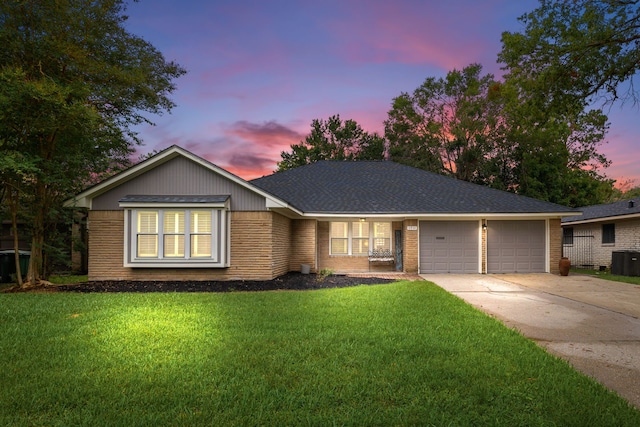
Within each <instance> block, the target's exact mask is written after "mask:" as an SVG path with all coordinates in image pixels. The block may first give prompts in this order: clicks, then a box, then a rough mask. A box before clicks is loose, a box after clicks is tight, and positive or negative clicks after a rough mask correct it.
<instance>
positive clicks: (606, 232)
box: [562, 200, 640, 269]
mask: <svg viewBox="0 0 640 427" xmlns="http://www.w3.org/2000/svg"><path fill="white" fill-rule="evenodd" d="M578 210H580V211H582V215H581V216H575V217H573V216H571V217H565V218H563V219H562V230H563V236H564V237H563V253H564V256H566V257H568V258H569V259H570V260H571V265H572V266H574V267H577V268H594V269H604V268H609V267H610V266H611V260H612V253H613V252H614V251H623V250H634V251H639V250H640V203H638V202H636V201H634V200H621V201H619V202H615V203H609V204H606V205H595V206H585V207H583V208H578Z"/></svg>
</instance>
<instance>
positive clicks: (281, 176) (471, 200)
mask: <svg viewBox="0 0 640 427" xmlns="http://www.w3.org/2000/svg"><path fill="white" fill-rule="evenodd" d="M250 183H251V184H253V185H255V186H256V187H258V188H261V189H263V190H265V191H267V192H269V193H271V194H273V195H274V196H276V197H278V198H280V199H282V200H285V201H286V202H287V203H289V204H290V205H291V206H293V207H294V208H296V209H298V210H300V211H302V212H304V213H338V214H340V213H343V214H402V213H442V214H447V213H451V214H464V213H550V212H553V213H567V212H568V213H571V212H576V213H577V211H576V210H573V209H570V208H567V207H564V206H560V205H556V204H553V203H549V202H543V201H540V200H536V199H532V198H529V197H524V196H519V195H516V194H513V193H508V192H505V191H500V190H495V189H492V188H488V187H484V186H480V185H476V184H471V183H468V182H465V181H460V180H456V179H453V178H449V177H446V176H443V175H438V174H435V173H432V172H427V171H424V170H421V169H416V168H413V167H409V166H405V165H401V164H399V163H394V162H389V161H358V162H347V161H319V162H316V163H312V164H310V165H306V166H301V167H297V168H295V169H291V170H288V171H284V172H277V173H274V174H273V175H269V176H265V177H262V178H258V179H255V180H253V181H250Z"/></svg>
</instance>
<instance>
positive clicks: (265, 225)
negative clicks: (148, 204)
mask: <svg viewBox="0 0 640 427" xmlns="http://www.w3.org/2000/svg"><path fill="white" fill-rule="evenodd" d="M230 216H231V232H230V239H231V247H230V263H231V265H230V267H228V268H126V267H123V259H124V211H90V212H89V232H88V233H89V280H233V279H241V280H264V279H272V278H273V277H275V276H277V275H279V274H282V273H281V271H284V270H286V267H283V265H284V264H288V263H287V262H286V261H283V259H286V257H287V256H288V252H289V248H288V243H286V241H287V236H288V233H289V231H288V230H289V228H290V227H289V226H288V225H287V224H288V223H289V220H288V219H287V218H285V217H283V216H281V215H279V214H277V213H273V212H231V213H230ZM272 247H275V248H276V249H275V250H274V251H272ZM274 253H275V254H276V258H274V255H273V254H274ZM285 254H286V255H285ZM284 272H286V271H284Z"/></svg>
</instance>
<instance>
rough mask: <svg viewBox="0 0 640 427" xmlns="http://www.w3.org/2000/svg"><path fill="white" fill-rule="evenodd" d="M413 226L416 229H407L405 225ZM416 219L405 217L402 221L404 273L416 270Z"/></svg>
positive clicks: (415, 271)
mask: <svg viewBox="0 0 640 427" xmlns="http://www.w3.org/2000/svg"><path fill="white" fill-rule="evenodd" d="M409 226H412V227H415V228H416V230H407V227H409ZM417 226H418V220H417V219H407V220H404V222H403V231H402V244H403V254H404V255H403V258H404V266H403V271H404V272H405V273H417V272H418V230H417Z"/></svg>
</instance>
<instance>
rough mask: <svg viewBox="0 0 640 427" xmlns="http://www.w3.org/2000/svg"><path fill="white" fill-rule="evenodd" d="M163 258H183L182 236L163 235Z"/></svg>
mask: <svg viewBox="0 0 640 427" xmlns="http://www.w3.org/2000/svg"><path fill="white" fill-rule="evenodd" d="M164 256H165V257H171V258H173V257H179V258H182V257H184V236H183V235H182V234H178V235H176V234H173V235H171V234H165V236H164Z"/></svg>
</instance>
